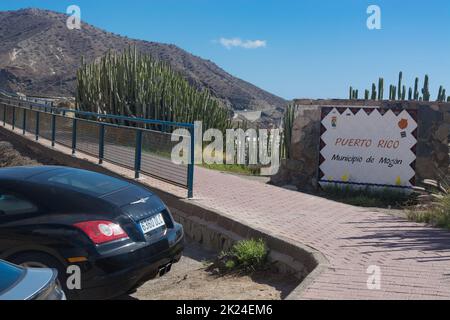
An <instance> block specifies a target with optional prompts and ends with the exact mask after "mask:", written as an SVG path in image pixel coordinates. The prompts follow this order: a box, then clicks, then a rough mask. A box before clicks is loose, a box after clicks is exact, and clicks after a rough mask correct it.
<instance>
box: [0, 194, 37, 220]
mask: <svg viewBox="0 0 450 320" xmlns="http://www.w3.org/2000/svg"><path fill="white" fill-rule="evenodd" d="M36 211H37V207H36V206H35V205H34V204H32V203H31V202H29V201H27V200H25V199H23V198H21V197H19V196H16V195H13V194H9V193H4V192H2V191H0V214H2V215H3V214H5V215H11V214H24V213H33V212H36Z"/></svg>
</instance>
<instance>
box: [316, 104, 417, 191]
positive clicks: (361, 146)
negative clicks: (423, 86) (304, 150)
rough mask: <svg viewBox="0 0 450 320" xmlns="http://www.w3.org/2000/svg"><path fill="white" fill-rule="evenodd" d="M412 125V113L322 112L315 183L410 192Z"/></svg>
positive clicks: (413, 150)
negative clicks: (394, 188)
mask: <svg viewBox="0 0 450 320" xmlns="http://www.w3.org/2000/svg"><path fill="white" fill-rule="evenodd" d="M416 120H417V118H416V112H415V111H414V110H402V109H400V110H392V109H380V108H363V107H359V108H354V107H351V108H334V107H324V108H322V121H321V140H320V163H319V165H320V168H319V182H320V184H321V185H322V186H324V185H329V184H335V183H338V184H340V185H356V186H358V185H360V186H364V185H369V186H374V187H396V188H411V187H412V186H414V185H415V161H416V145H417V121H416Z"/></svg>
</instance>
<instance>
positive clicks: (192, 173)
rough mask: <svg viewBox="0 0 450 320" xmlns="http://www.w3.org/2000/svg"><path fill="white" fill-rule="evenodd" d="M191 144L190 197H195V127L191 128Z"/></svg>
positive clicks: (189, 166) (189, 165)
mask: <svg viewBox="0 0 450 320" xmlns="http://www.w3.org/2000/svg"><path fill="white" fill-rule="evenodd" d="M189 131H190V135H191V146H190V151H189V163H188V173H187V174H188V176H187V178H188V181H187V182H188V183H187V184H188V185H187V187H188V198H189V199H191V198H193V197H194V166H195V127H194V126H192V127H191V128H190V130H189Z"/></svg>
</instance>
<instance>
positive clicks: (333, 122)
mask: <svg viewBox="0 0 450 320" xmlns="http://www.w3.org/2000/svg"><path fill="white" fill-rule="evenodd" d="M331 126H332V127H333V128H336V127H337V117H332V118H331Z"/></svg>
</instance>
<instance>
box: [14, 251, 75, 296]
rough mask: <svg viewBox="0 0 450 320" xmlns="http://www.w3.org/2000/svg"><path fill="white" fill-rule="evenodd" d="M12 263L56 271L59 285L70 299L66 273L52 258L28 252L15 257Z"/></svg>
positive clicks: (43, 254)
mask: <svg viewBox="0 0 450 320" xmlns="http://www.w3.org/2000/svg"><path fill="white" fill-rule="evenodd" d="M10 261H11V262H12V263H15V264H17V265H20V266H22V267H25V268H50V269H56V270H57V271H58V280H57V285H58V286H59V287H60V288H62V290H63V291H64V293H65V295H66V297H67V298H69V297H70V292H68V291H69V290H68V289H67V287H66V280H67V278H66V271H65V269H64V267H63V265H62V264H61V263H60V262H59V261H58V260H56V259H55V258H53V257H52V256H50V255H48V254H45V253H39V252H26V253H20V254H17V255H15V256H14V257H12V258H11V259H10Z"/></svg>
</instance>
